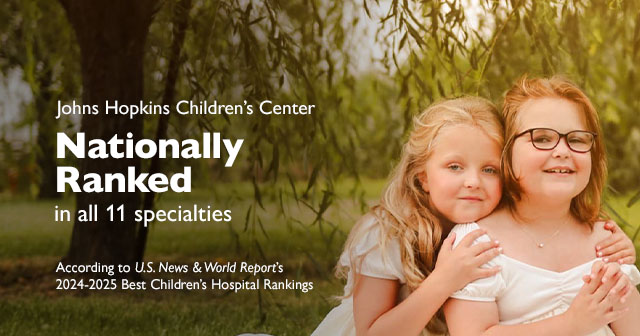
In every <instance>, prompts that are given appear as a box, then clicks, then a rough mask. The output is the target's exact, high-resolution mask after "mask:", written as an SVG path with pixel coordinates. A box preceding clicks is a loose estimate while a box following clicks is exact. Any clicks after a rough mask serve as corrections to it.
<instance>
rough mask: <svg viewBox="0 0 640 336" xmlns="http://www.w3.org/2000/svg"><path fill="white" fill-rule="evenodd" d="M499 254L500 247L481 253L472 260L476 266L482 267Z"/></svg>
mask: <svg viewBox="0 0 640 336" xmlns="http://www.w3.org/2000/svg"><path fill="white" fill-rule="evenodd" d="M500 253H502V247H497V248H492V249H490V250H486V251H484V252H482V253H481V254H480V255H478V256H477V257H475V259H474V260H475V262H476V265H478V266H482V265H484V264H486V263H488V262H489V261H491V259H493V258H495V257H497V256H498V255H499V254H500Z"/></svg>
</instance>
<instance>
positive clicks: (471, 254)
mask: <svg viewBox="0 0 640 336" xmlns="http://www.w3.org/2000/svg"><path fill="white" fill-rule="evenodd" d="M485 233H486V231H485V230H484V229H477V230H474V231H473V232H471V233H469V234H468V235H467V236H466V237H464V238H463V239H462V241H461V242H460V244H458V246H457V247H456V248H455V249H454V248H453V243H454V242H455V240H456V234H455V232H454V233H452V234H450V235H449V237H447V239H445V240H444V241H443V242H442V247H441V248H440V253H438V260H437V261H436V267H435V269H434V273H436V272H437V273H438V274H440V276H441V277H444V279H445V280H444V281H443V283H444V284H448V285H450V286H452V288H453V291H456V290H458V289H460V288H462V287H464V286H465V285H466V284H468V283H469V282H471V281H474V280H476V279H480V278H487V277H490V276H492V275H495V274H496V273H498V272H500V267H493V268H480V266H482V265H484V264H486V263H487V262H489V261H490V260H491V259H493V258H495V257H496V256H497V255H498V254H500V253H501V252H502V248H501V247H499V245H500V244H499V243H498V241H491V242H482V243H478V244H475V245H473V242H474V241H475V240H476V239H478V238H479V237H480V236H482V235H484V234H485Z"/></svg>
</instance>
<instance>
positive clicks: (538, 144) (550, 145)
mask: <svg viewBox="0 0 640 336" xmlns="http://www.w3.org/2000/svg"><path fill="white" fill-rule="evenodd" d="M527 133H529V135H531V143H532V144H533V147H535V148H536V149H540V150H551V149H554V148H556V146H558V144H559V143H560V139H562V138H565V139H566V140H567V145H568V146H569V149H571V150H572V151H574V152H577V153H586V152H588V151H590V150H591V147H593V140H594V139H595V138H596V135H597V134H596V133H593V132H589V131H571V132H569V133H565V134H562V133H560V132H558V131H556V130H554V129H551V128H530V129H528V130H526V131H524V132H522V133H520V134H517V135H516V136H515V137H514V138H513V140H515V139H517V138H519V137H521V136H523V135H525V134H527Z"/></svg>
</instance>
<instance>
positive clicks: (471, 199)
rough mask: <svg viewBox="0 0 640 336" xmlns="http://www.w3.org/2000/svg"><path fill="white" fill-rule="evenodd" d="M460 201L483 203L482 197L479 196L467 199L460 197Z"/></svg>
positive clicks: (466, 197) (467, 197)
mask: <svg viewBox="0 0 640 336" xmlns="http://www.w3.org/2000/svg"><path fill="white" fill-rule="evenodd" d="M459 199H461V200H463V201H476V202H479V201H482V198H481V197H477V196H465V197H459Z"/></svg>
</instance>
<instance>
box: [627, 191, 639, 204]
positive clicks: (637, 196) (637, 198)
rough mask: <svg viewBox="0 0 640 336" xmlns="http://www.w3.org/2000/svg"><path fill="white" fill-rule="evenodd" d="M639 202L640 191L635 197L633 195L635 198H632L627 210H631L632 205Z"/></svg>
mask: <svg viewBox="0 0 640 336" xmlns="http://www.w3.org/2000/svg"><path fill="white" fill-rule="evenodd" d="M639 200H640V191H638V192H637V193H636V194H635V195H633V197H631V199H630V200H629V202H627V208H630V207H631V206H632V205H634V204H636V202H638V201H639Z"/></svg>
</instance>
